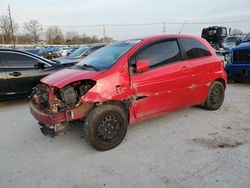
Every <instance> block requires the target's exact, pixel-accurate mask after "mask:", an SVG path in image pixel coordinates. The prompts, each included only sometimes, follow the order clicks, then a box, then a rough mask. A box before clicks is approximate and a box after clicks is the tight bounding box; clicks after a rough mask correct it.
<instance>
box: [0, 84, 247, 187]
mask: <svg viewBox="0 0 250 188" xmlns="http://www.w3.org/2000/svg"><path fill="white" fill-rule="evenodd" d="M0 120H1V124H0V126H1V131H0V159H1V160H0V187H1V188H12V187H16V188H27V187H29V188H38V187H44V188H48V187H53V188H57V187H60V188H63V187H67V188H68V187H69V188H80V187H83V188H85V187H115V188H117V187H154V188H155V187H178V188H179V187H190V188H194V187H202V188H204V187H211V188H214V187H216V188H217V187H223V188H224V187H226V188H227V187H232V188H236V187H241V188H249V187H250V85H249V84H232V85H228V88H227V92H226V98H225V102H224V105H223V106H222V108H221V109H219V110H217V111H206V110H204V109H202V108H199V107H192V108H188V109H184V110H181V111H178V112H175V113H172V114H168V115H164V116H161V117H158V118H155V119H152V120H149V121H145V122H142V123H138V124H134V125H131V126H130V127H129V130H128V133H127V136H126V137H125V140H124V141H123V142H122V144H121V145H119V146H118V147H116V148H115V149H113V150H110V151H106V152H98V151H96V150H94V149H92V148H91V147H90V146H89V145H88V144H87V143H86V142H85V140H84V139H83V138H82V133H81V124H79V123H78V124H74V126H72V128H71V131H70V132H68V133H67V134H65V135H60V136H57V137H56V138H54V139H51V138H49V137H45V136H43V135H42V134H41V132H40V130H39V127H38V126H37V122H36V121H35V119H34V118H33V117H32V116H31V115H30V113H29V109H28V101H27V100H18V101H11V102H4V103H0Z"/></svg>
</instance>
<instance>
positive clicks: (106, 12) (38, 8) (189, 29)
mask: <svg viewBox="0 0 250 188" xmlns="http://www.w3.org/2000/svg"><path fill="white" fill-rule="evenodd" d="M8 4H9V5H10V6H11V11H12V15H13V18H14V20H15V22H17V23H18V24H19V25H20V26H22V24H23V23H24V22H25V21H29V20H30V19H35V20H38V21H39V22H40V23H41V24H42V25H44V30H46V26H48V25H59V26H80V25H81V26H83V25H99V24H137V23H139V24H140V23H141V24H143V23H155V22H164V21H166V22H185V20H187V24H186V25H185V26H184V28H183V30H182V33H187V34H195V35H200V33H201V29H202V28H203V27H205V26H207V25H224V26H227V27H231V28H238V29H241V30H242V31H243V32H246V33H247V32H250V21H248V22H242V23H224V24H216V23H217V22H224V21H225V22H227V21H237V20H246V19H249V20H250V3H249V0H237V1H236V0H227V1H222V0H221V1H219V0H207V1H205V0H171V1H170V0H54V1H52V0H0V15H4V14H7V7H8ZM193 22H202V23H211V24H199V25H189V24H188V23H193ZM212 23H215V24H212ZM181 26H182V25H180V24H167V25H166V33H178V32H179V30H180V28H181ZM61 29H62V30H63V31H64V32H66V31H77V32H79V33H80V34H82V33H86V34H88V35H97V36H99V37H101V36H102V34H103V29H102V27H96V28H95V27H92V28H77V27H61ZM20 30H21V29H20ZM162 33H163V24H158V25H152V26H136V27H135V26H121V27H114V26H112V27H111V26H106V35H107V36H111V37H113V38H115V39H126V38H133V37H137V36H138V37H139V36H145V35H154V34H162Z"/></svg>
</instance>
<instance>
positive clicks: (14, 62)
mask: <svg viewBox="0 0 250 188" xmlns="http://www.w3.org/2000/svg"><path fill="white" fill-rule="evenodd" d="M1 54H2V57H3V63H4V69H5V72H6V74H7V79H8V81H9V87H10V91H9V93H10V94H12V95H22V94H28V93H30V92H31V91H32V88H33V87H34V86H35V85H36V84H37V82H39V81H38V80H40V78H41V77H42V75H43V71H42V70H41V68H39V66H37V65H38V62H39V60H37V59H35V58H33V57H31V56H29V55H26V54H22V53H19V52H2V53H1Z"/></svg>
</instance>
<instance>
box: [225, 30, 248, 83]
mask: <svg viewBox="0 0 250 188" xmlns="http://www.w3.org/2000/svg"><path fill="white" fill-rule="evenodd" d="M225 59H226V61H227V64H226V67H225V69H226V71H227V74H228V78H229V80H230V81H247V82H249V81H250V33H248V34H247V35H246V37H245V38H244V39H243V41H242V43H241V44H239V45H237V46H235V47H233V48H230V49H229V50H228V51H227V54H226V57H225Z"/></svg>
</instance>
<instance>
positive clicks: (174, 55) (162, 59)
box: [135, 40, 181, 68]
mask: <svg viewBox="0 0 250 188" xmlns="http://www.w3.org/2000/svg"><path fill="white" fill-rule="evenodd" d="M135 59H136V61H139V60H148V61H149V63H150V68H154V67H158V66H161V65H164V64H168V63H173V62H177V61H180V60H181V55H180V51H179V47H178V44H177V41H175V40H174V41H164V42H159V43H156V44H153V45H151V46H149V47H148V48H146V49H144V50H143V51H141V52H140V53H139V54H137V56H136V58H135Z"/></svg>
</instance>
